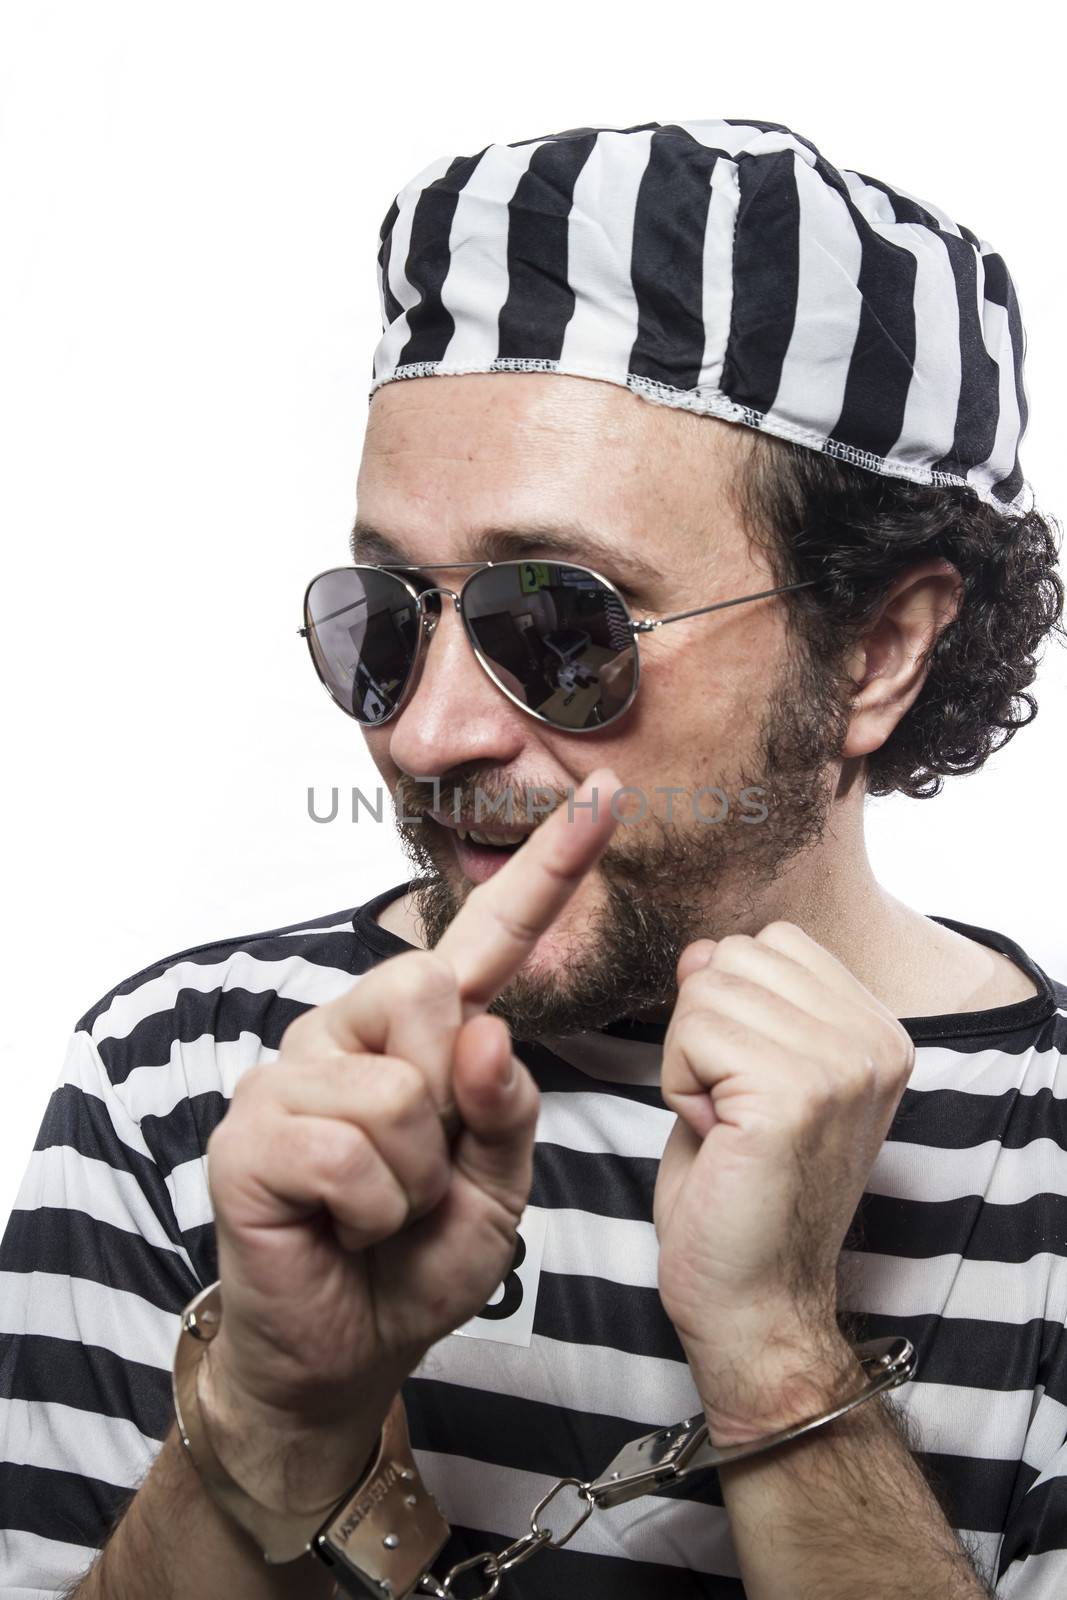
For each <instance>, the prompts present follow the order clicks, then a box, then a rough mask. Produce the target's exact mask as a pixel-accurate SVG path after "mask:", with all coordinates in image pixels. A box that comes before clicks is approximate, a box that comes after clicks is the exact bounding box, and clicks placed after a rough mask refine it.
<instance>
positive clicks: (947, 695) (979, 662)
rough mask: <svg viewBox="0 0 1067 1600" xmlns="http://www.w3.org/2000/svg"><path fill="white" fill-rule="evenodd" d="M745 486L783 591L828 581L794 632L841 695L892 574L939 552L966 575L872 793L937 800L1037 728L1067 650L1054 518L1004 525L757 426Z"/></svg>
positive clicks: (745, 500)
mask: <svg viewBox="0 0 1067 1600" xmlns="http://www.w3.org/2000/svg"><path fill="white" fill-rule="evenodd" d="M746 431H747V430H746ZM734 488H735V494H736V498H737V503H738V507H739V509H740V512H741V515H742V518H743V520H744V522H745V524H746V526H747V529H748V532H749V534H750V536H751V537H752V538H753V540H754V541H755V542H756V543H757V544H758V545H759V546H760V547H761V548H762V549H763V550H764V552H765V553H766V555H767V556H768V558H769V560H770V562H771V567H772V570H773V572H774V573H775V580H776V582H778V583H797V582H800V581H802V580H803V579H805V578H816V577H817V578H820V579H822V580H823V581H822V582H820V584H819V585H818V587H817V588H814V589H804V590H801V591H799V592H798V593H796V594H793V595H790V596H789V597H788V604H789V611H790V617H791V623H792V627H793V630H794V632H795V633H796V634H797V635H799V638H800V639H801V641H802V642H803V644H805V645H806V647H807V650H808V653H809V656H810V659H811V661H812V663H813V664H814V666H815V667H816V669H817V671H821V672H822V673H823V674H824V675H825V676H826V678H827V679H832V678H835V677H836V678H837V679H838V681H839V683H840V684H841V686H842V689H843V690H844V688H845V685H846V684H847V682H848V680H847V679H845V678H844V677H843V676H842V664H843V661H844V658H845V654H846V652H847V650H848V648H849V646H850V645H851V644H852V643H853V641H854V640H855V639H856V637H857V636H858V635H859V634H861V633H862V632H863V630H864V627H865V625H866V624H867V623H868V622H869V621H870V620H871V619H872V618H873V617H874V615H876V613H877V609H878V606H879V604H880V602H881V600H882V599H883V597H884V595H885V594H886V592H887V591H888V589H889V587H890V585H891V584H892V582H893V581H894V579H896V578H897V577H899V576H900V574H901V573H903V572H906V571H907V569H908V568H909V567H910V566H914V565H916V564H917V563H918V562H920V561H925V560H927V559H928V558H929V557H931V556H941V557H943V558H944V559H945V560H947V561H950V562H951V563H952V565H953V566H954V567H955V568H956V570H957V571H958V572H959V574H960V576H961V577H962V579H963V583H964V591H963V599H962V602H961V604H960V608H959V611H958V613H957V615H956V617H955V618H954V619H953V621H952V622H951V623H949V625H948V626H947V627H945V628H943V629H942V631H941V633H940V634H939V636H938V638H937V640H936V642H935V643H934V645H933V647H932V648H931V650H930V652H929V662H930V665H929V670H928V673H927V676H926V680H925V682H924V684H923V687H922V689H921V691H920V693H919V695H918V697H917V699H916V700H915V703H914V704H913V705H912V706H911V707H909V709H908V711H907V712H906V713H905V715H904V716H903V717H901V719H900V721H899V722H898V724H897V726H896V727H895V728H894V729H893V732H892V733H891V734H890V736H889V738H888V739H887V740H886V741H885V743H884V744H883V745H882V746H881V747H880V748H879V749H878V750H875V751H872V752H871V753H870V754H869V755H868V756H867V757H866V792H867V793H868V794H870V795H887V794H892V793H893V792H894V791H896V790H899V791H900V792H901V793H902V794H906V795H910V796H912V797H913V798H915V799H928V798H930V797H931V796H933V795H936V794H938V793H940V791H941V788H942V785H943V782H944V779H945V777H946V776H950V775H952V774H953V773H963V772H976V771H977V770H978V769H979V767H981V766H982V765H983V763H984V762H985V760H986V758H987V757H988V756H989V755H991V754H992V752H993V751H994V750H999V749H1000V748H1001V747H1002V746H1003V745H1005V744H1007V742H1008V740H1009V739H1011V738H1012V737H1013V735H1014V734H1015V733H1016V731H1017V730H1018V729H1019V728H1023V727H1025V726H1026V725H1027V723H1029V722H1032V721H1033V719H1034V717H1035V716H1036V715H1037V702H1036V700H1035V699H1034V697H1033V695H1032V694H1029V693H1027V690H1028V687H1029V685H1030V684H1031V683H1033V681H1034V677H1035V675H1036V671H1037V663H1038V660H1039V657H1038V654H1037V652H1038V649H1039V647H1040V645H1041V644H1042V642H1043V641H1044V640H1045V639H1046V638H1048V637H1049V636H1053V635H1054V636H1057V637H1058V639H1059V641H1060V642H1061V643H1062V642H1064V641H1067V630H1065V629H1064V627H1063V624H1062V621H1061V619H1062V615H1063V601H1064V585H1063V581H1062V578H1061V577H1060V575H1059V574H1058V573H1057V571H1056V562H1057V557H1058V554H1059V542H1060V539H1061V538H1062V529H1061V527H1060V524H1059V523H1058V522H1057V521H1056V520H1055V519H1054V518H1052V517H1049V516H1046V515H1044V514H1042V513H1041V512H1040V511H1038V510H1037V509H1036V508H1035V509H1034V510H1032V511H1030V512H1029V513H1027V514H1025V515H1019V516H1005V515H1004V514H1003V513H1002V512H999V511H996V510H994V509H993V507H992V506H989V505H987V504H985V502H983V501H982V500H980V499H979V498H978V496H977V494H975V492H974V490H973V489H969V488H964V487H962V486H949V487H944V488H942V487H935V486H930V485H927V484H919V483H911V482H908V481H907V480H905V479H901V478H890V477H885V476H883V475H882V474H879V473H876V472H872V471H870V470H868V469H867V468H864V467H857V466H853V465H852V464H851V463H848V462H844V461H839V460H837V459H836V458H834V457H832V456H828V455H823V454H822V453H821V452H820V451H817V450H812V449H811V448H809V447H807V446H803V445H795V444H791V443H788V442H786V441H785V440H782V439H777V438H774V437H772V436H771V435H769V434H766V433H760V432H758V431H755V430H753V431H752V443H751V448H750V452H749V454H748V455H747V456H746V457H745V458H744V465H743V466H742V469H741V474H740V478H739V480H735V485H734Z"/></svg>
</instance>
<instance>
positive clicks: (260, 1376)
mask: <svg viewBox="0 0 1067 1600" xmlns="http://www.w3.org/2000/svg"><path fill="white" fill-rule="evenodd" d="M617 787H618V780H617V779H616V778H615V776H614V774H613V773H612V772H611V771H610V770H608V769H600V770H598V771H597V772H594V773H593V774H592V776H591V777H590V778H588V779H587V780H586V783H585V784H584V785H583V786H582V788H581V790H579V792H578V795H577V796H575V808H574V814H573V816H569V815H568V808H567V807H565V806H561V807H559V808H558V809H557V811H556V812H555V813H554V814H553V815H552V816H550V817H549V818H547V819H546V820H545V822H544V823H543V824H542V825H541V826H540V827H539V828H537V829H536V830H535V832H534V833H533V834H531V836H530V838H529V840H528V841H527V842H526V843H525V844H524V845H523V846H522V848H521V849H520V850H518V851H517V852H516V854H515V855H514V856H513V857H512V858H511V859H510V860H509V861H507V862H506V863H505V865H504V866H503V867H502V868H501V869H500V870H499V871H498V872H497V873H496V874H495V875H494V876H493V877H492V878H490V879H488V880H487V881H486V882H485V883H482V884H480V885H479V886H478V887H477V888H475V889H474V890H473V891H472V892H471V894H470V895H469V897H468V898H467V900H466V902H465V903H464V905H463V908H462V909H461V911H460V912H459V914H458V915H457V917H456V918H455V920H454V921H453V923H452V924H451V926H450V927H449V929H448V930H447V932H446V934H445V936H444V938H443V939H442V940H441V941H440V942H439V944H438V945H437V947H436V949H435V950H434V951H432V952H430V951H412V952H411V953H409V954H404V955H400V956H397V957H394V958H393V959H392V960H389V961H386V962H383V963H382V964H381V965H380V966H378V967H376V968H374V969H373V970H372V971H371V972H369V973H368V974H366V975H365V976H364V977H362V978H361V979H360V980H359V981H358V982H357V983H356V984H355V985H354V987H353V988H352V989H351V990H349V992H348V993H346V994H344V995H342V996H341V997H340V998H339V999H337V1000H335V1001H333V1002H331V1003H330V1004H328V1005H323V1006H319V1007H317V1008H316V1009H314V1010H311V1011H308V1012H307V1013H305V1014H304V1015H303V1016H301V1017H299V1018H298V1019H297V1020H296V1021H295V1022H294V1023H293V1024H292V1025H291V1026H290V1027H289V1028H288V1029H287V1030H286V1033H285V1036H284V1038H283V1040H282V1046H281V1051H280V1054H279V1056H278V1059H277V1060H276V1061H274V1062H272V1063H269V1064H261V1065H257V1066H254V1067H252V1068H251V1069H250V1070H249V1071H247V1072H246V1073H245V1074H244V1075H243V1077H242V1078H241V1079H240V1080H239V1082H238V1084H237V1086H236V1089H235V1092H234V1096H233V1100H232V1102H231V1105H230V1107H229V1110H228V1111H227V1113H226V1115H225V1116H224V1117H223V1119H222V1121H221V1122H220V1123H219V1125H218V1127H217V1128H216V1129H215V1131H214V1132H213V1134H212V1135H211V1138H210V1140H209V1141H208V1155H209V1182H210V1189H211V1195H212V1200H213V1203H214V1207H215V1213H216V1227H217V1238H218V1251H219V1277H220V1281H221V1285H222V1295H223V1317H222V1324H221V1328H220V1331H219V1334H218V1336H217V1338H216V1339H215V1340H214V1342H213V1343H212V1345H211V1346H210V1349H209V1355H210V1358H211V1359H210V1363H205V1368H206V1373H205V1379H204V1381H205V1385H206V1388H207V1396H208V1398H207V1400H206V1402H205V1403H206V1406H207V1414H208V1417H209V1425H210V1418H211V1417H212V1416H214V1417H215V1418H216V1422H217V1426H216V1429H215V1437H216V1445H217V1447H218V1441H219V1439H220V1438H221V1439H222V1440H223V1442H224V1446H225V1440H226V1439H229V1440H230V1441H231V1442H232V1441H233V1440H234V1439H237V1438H240V1439H246V1438H250V1437H253V1436H254V1437H255V1438H256V1439H257V1441H258V1444H257V1447H256V1450H253V1449H252V1448H251V1447H249V1449H248V1451H247V1453H246V1455H247V1463H254V1462H256V1461H258V1460H259V1458H260V1456H261V1455H262V1448H261V1447H262V1445H263V1443H264V1441H268V1440H269V1441H272V1442H273V1444H274V1445H277V1446H280V1447H281V1449H282V1452H283V1453H286V1452H285V1446H286V1442H287V1441H288V1442H290V1443H291V1444H292V1447H293V1448H292V1449H291V1450H289V1451H288V1455H289V1457H291V1460H290V1461H289V1463H288V1464H285V1463H283V1464H282V1469H281V1470H279V1472H278V1473H277V1475H276V1478H274V1479H272V1480H270V1481H271V1482H272V1483H274V1484H276V1485H277V1488H276V1495H277V1499H276V1501H275V1503H280V1502H284V1508H285V1509H292V1510H307V1509H310V1508H314V1507H317V1506H319V1505H322V1504H324V1503H326V1501H327V1500H328V1499H330V1498H331V1497H333V1498H336V1496H338V1495H339V1494H341V1493H342V1492H343V1491H344V1490H345V1489H346V1488H348V1487H349V1486H350V1484H351V1482H352V1479H353V1478H354V1477H355V1476H357V1475H358V1472H359V1471H360V1469H361V1468H362V1466H363V1464H364V1462H365V1459H366V1456H367V1454H368V1452H369V1449H370V1446H371V1444H372V1442H373V1439H374V1437H375V1436H376V1434H377V1431H378V1429H379V1427H380V1425H381V1421H382V1419H383V1418H384V1416H385V1413H386V1411H387V1410H388V1408H389V1405H390V1403H391V1401H392V1398H393V1396H394V1395H395V1393H396V1392H397V1390H398V1389H399V1387H400V1385H401V1383H402V1382H403V1380H404V1379H405V1378H406V1377H407V1375H408V1373H409V1372H410V1371H411V1370H412V1369H413V1367H415V1366H416V1365H417V1364H418V1362H419V1360H421V1358H422V1356H423V1355H424V1353H425V1352H426V1350H427V1349H428V1348H429V1347H430V1346H431V1345H432V1344H433V1343H434V1342H435V1341H436V1340H438V1339H440V1338H441V1337H442V1336H443V1335H445V1334H447V1333H448V1332H450V1331H451V1329H453V1328H455V1327H458V1326H459V1325H460V1324H461V1323H462V1322H465V1321H466V1320H467V1319H468V1318H469V1317H471V1316H474V1315H475V1314H476V1313H477V1312H478V1311H479V1310H480V1309H481V1308H482V1306H484V1304H485V1302H486V1301H487V1300H488V1298H489V1296H490V1295H491V1294H492V1292H493V1289H494V1288H495V1287H496V1285H497V1284H498V1283H499V1282H500V1280H501V1278H502V1277H503V1276H504V1274H505V1272H506V1270H507V1267H508V1263H509V1262H510V1260H511V1257H512V1254H513V1251H514V1247H515V1227H516V1224H517V1222H518V1221H519V1218H520V1216H521V1214H522V1211H523V1208H524V1206H525V1204H526V1199H527V1196H528V1194H529V1187H530V1181H531V1171H532V1150H533V1139H534V1127H535V1123H536V1119H537V1108H538V1094H537V1089H536V1086H535V1085H534V1082H533V1080H532V1078H531V1077H530V1075H529V1073H528V1072H527V1071H526V1069H525V1067H524V1066H523V1065H522V1063H521V1062H519V1061H518V1060H517V1059H516V1058H515V1056H514V1055H513V1054H512V1050H511V1039H510V1036H509V1034H508V1030H507V1027H506V1025H505V1024H504V1022H503V1021H502V1020H501V1019H500V1018H498V1017H492V1016H489V1015H487V1014H486V1012H485V1007H486V1006H487V1005H488V1004H489V1003H490V1001H491V1000H492V999H493V998H494V997H495V996H496V994H497V993H498V992H499V991H500V990H501V989H502V988H503V987H504V986H505V985H506V984H507V983H508V982H509V980H510V979H511V978H512V976H513V975H514V974H515V973H516V972H517V971H518V970H519V968H520V967H521V966H522V964H523V962H524V961H525V960H526V958H527V957H528V956H529V954H530V952H531V951H532V949H533V948H534V946H535V944H536V942H537V940H538V938H539V937H540V936H541V934H542V933H543V932H544V931H545V930H546V929H547V928H548V927H549V926H550V924H551V923H552V922H553V921H554V919H555V918H556V916H557V915H558V913H559V912H560V911H561V909H562V908H563V906H564V905H565V904H566V902H567V901H568V900H569V898H570V896H571V895H572V894H573V892H574V890H575V889H576V888H577V886H578V884H579V883H580V882H581V880H582V878H583V877H584V876H585V874H586V873H587V872H588V871H589V869H590V868H591V867H592V866H593V865H594V864H595V862H596V861H597V860H598V858H599V857H600V855H601V853H602V851H603V850H604V847H605V846H606V844H607V842H608V840H609V838H610V837H611V834H612V832H613V830H614V826H615V819H614V817H613V815H612V812H611V808H610V804H609V803H608V801H609V800H610V797H611V795H612V794H613V793H614V790H615V789H616V788H617ZM593 789H596V790H597V791H598V809H597V815H596V817H595V818H594V817H593V816H592V815H591V814H590V813H589V812H588V811H585V810H579V809H578V806H579V805H580V804H582V803H583V802H584V803H588V800H589V796H590V792H591V791H592V790H593ZM357 1419H358V1422H357ZM220 1453H223V1454H224V1459H225V1448H224V1447H223V1449H222V1450H220ZM293 1460H296V1461H298V1462H299V1471H296V1470H295V1469H294V1468H293V1466H292V1461H293ZM227 1464H228V1465H230V1470H231V1471H233V1472H234V1475H235V1476H238V1477H239V1478H241V1476H242V1474H241V1471H240V1470H238V1469H237V1468H235V1466H234V1465H233V1457H232V1454H231V1459H230V1460H229V1461H228V1462H227ZM243 1481H245V1483H246V1487H248V1488H249V1489H250V1492H251V1487H252V1486H251V1484H249V1482H248V1473H247V1471H246V1472H245V1474H244V1478H243ZM260 1481H261V1483H262V1481H263V1480H260ZM297 1499H299V1501H300V1504H299V1505H297V1504H295V1503H294V1501H295V1500H297Z"/></svg>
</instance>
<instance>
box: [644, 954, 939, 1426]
mask: <svg viewBox="0 0 1067 1600" xmlns="http://www.w3.org/2000/svg"><path fill="white" fill-rule="evenodd" d="M678 982H679V994H678V1001H677V1004H676V1006H675V1010H674V1014H673V1016H672V1018H671V1022H670V1026H669V1027H668V1030H667V1036H666V1040H665V1042H664V1052H663V1096H664V1100H665V1101H666V1103H667V1105H668V1106H669V1107H670V1109H671V1110H673V1111H675V1112H677V1114H678V1121H677V1122H676V1124H675V1126H674V1128H673V1130H672V1132H671V1135H670V1138H669V1139H668V1141H667V1147H666V1150H665V1152H664V1156H663V1161H662V1164H661V1167H660V1171H659V1177H658V1181H657V1184H656V1199H655V1217H656V1230H657V1233H658V1236H659V1241H660V1264H659V1285H660V1294H661V1296H662V1299H663V1303H664V1306H665V1308H666V1310H667V1313H668V1315H669V1316H670V1318H671V1320H672V1321H673V1323H674V1325H675V1327H676V1329H677V1331H678V1335H679V1337H680V1339H681V1341H682V1344H683V1346H684V1348H685V1351H686V1355H687V1357H688V1359H689V1364H690V1367H691V1368H692V1370H693V1374H694V1380H695V1382H696V1384H697V1386H698V1389H699V1391H700V1395H701V1399H702V1401H703V1403H704V1408H705V1412H706V1415H707V1418H708V1422H709V1426H710V1429H711V1434H712V1438H713V1440H714V1441H715V1442H716V1443H721V1444H726V1443H731V1442H734V1441H737V1440H740V1439H748V1438H754V1437H758V1436H759V1435H760V1434H762V1433H766V1432H769V1431H772V1430H774V1429H776V1428H780V1427H785V1426H788V1425H789V1424H790V1423H792V1422H797V1421H800V1420H801V1419H802V1418H803V1417H804V1416H805V1415H809V1414H811V1412H813V1411H817V1410H820V1409H822V1407H823V1405H825V1404H827V1403H828V1402H829V1397H830V1395H831V1394H832V1393H833V1392H834V1390H835V1389H836V1390H837V1392H838V1393H840V1389H841V1385H842V1384H845V1385H846V1386H849V1385H855V1384H857V1383H858V1382H859V1381H860V1380H861V1378H862V1373H861V1369H860V1368H859V1365H858V1363H857V1362H856V1361H855V1359H854V1358H853V1357H852V1355H851V1353H850V1351H849V1349H848V1346H847V1345H846V1344H845V1342H844V1340H843V1339H841V1338H840V1336H839V1334H838V1332H837V1327H836V1322H835V1315H834V1313H835V1309H836V1268H837V1260H838V1256H839V1253H840V1250H841V1245H842V1242H843V1240H844V1237H845V1233H846V1231H847V1229H848V1225H849V1222H850V1220H851V1219H852V1216H853V1214H854V1213H855V1210H856V1207H857V1205H858V1204H859V1201H860V1197H861V1195H862V1193H863V1189H864V1185H865V1184H866V1181H867V1177H868V1174H869V1173H870V1170H871V1167H872V1165H873V1164H874V1159H875V1156H876V1155H877V1154H878V1150H879V1148H880V1147H881V1145H882V1143H883V1141H884V1139H885V1136H886V1133H887V1131H888V1129H889V1124H890V1122H891V1121H892V1118H893V1113H894V1111H895V1110H896V1107H897V1105H898V1103H899V1101H900V1097H901V1094H902V1093H903V1091H904V1087H905V1084H906V1083H907V1080H908V1077H909V1075H910V1073H911V1070H912V1066H913V1063H914V1047H913V1045H912V1042H911V1039H910V1038H909V1036H908V1034H907V1032H906V1031H905V1029H904V1028H903V1027H902V1026H901V1024H900V1023H899V1021H898V1020H897V1019H896V1018H895V1017H894V1016H892V1015H891V1013H890V1012H889V1011H887V1010H886V1008H885V1007H884V1006H883V1005H881V1004H880V1003H879V1002H878V1001H877V1000H876V999H875V998H874V996H873V995H871V994H870V993H869V992H868V991H867V990H866V989H865V988H864V987H863V985H862V984H861V983H860V982H859V981H858V980H857V979H856V978H854V977H853V976H852V974H851V973H850V972H849V971H848V970H847V968H845V967H844V966H842V964H841V963H840V962H839V961H837V960H836V959H835V958H834V957H833V956H832V955H830V954H829V953H828V952H827V951H826V950H824V949H823V948H822V947H821V946H820V945H818V944H816V942H815V941H814V940H813V939H811V938H809V936H808V935H807V934H806V933H804V932H803V931H802V930H801V929H800V928H797V927H795V926H794V925H793V924H792V923H788V922H772V923H770V924H768V926H767V927H766V928H764V929H763V931H762V932H761V933H759V934H757V935H756V936H755V937H754V938H752V937H749V936H747V935H730V936H729V937H727V938H724V939H722V940H720V941H719V942H718V943H717V944H716V943H715V942H714V941H712V940H699V941H697V942H696V943H695V944H692V945H689V946H688V947H687V948H686V950H685V951H684V952H683V954H682V956H681V958H680V960H679V963H678Z"/></svg>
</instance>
